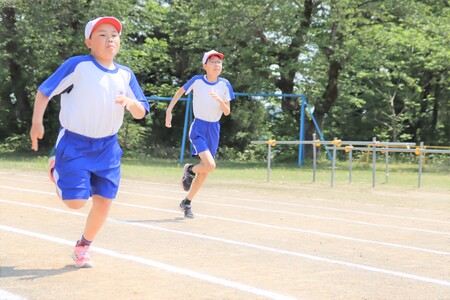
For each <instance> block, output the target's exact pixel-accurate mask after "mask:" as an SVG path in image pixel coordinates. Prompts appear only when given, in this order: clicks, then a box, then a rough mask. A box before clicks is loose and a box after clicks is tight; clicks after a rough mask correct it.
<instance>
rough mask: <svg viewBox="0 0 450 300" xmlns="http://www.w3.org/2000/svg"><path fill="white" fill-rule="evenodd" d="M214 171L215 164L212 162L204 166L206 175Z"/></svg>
mask: <svg viewBox="0 0 450 300" xmlns="http://www.w3.org/2000/svg"><path fill="white" fill-rule="evenodd" d="M215 169H216V163H215V162H212V163H209V164H208V165H206V173H211V172H212V171H214V170H215Z"/></svg>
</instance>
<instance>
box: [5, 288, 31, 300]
mask: <svg viewBox="0 0 450 300" xmlns="http://www.w3.org/2000/svg"><path fill="white" fill-rule="evenodd" d="M0 299H2V300H27V299H26V298H24V297H21V296H19V295H16V294H13V293H11V292H8V291H5V290H2V289H0Z"/></svg>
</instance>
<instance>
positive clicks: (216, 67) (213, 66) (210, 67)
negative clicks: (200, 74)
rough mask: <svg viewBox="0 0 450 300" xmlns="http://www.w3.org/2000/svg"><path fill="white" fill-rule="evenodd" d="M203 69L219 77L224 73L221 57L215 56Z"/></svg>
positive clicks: (209, 59)
mask: <svg viewBox="0 0 450 300" xmlns="http://www.w3.org/2000/svg"><path fill="white" fill-rule="evenodd" d="M203 69H204V70H205V71H206V73H207V74H211V75H216V76H219V75H220V73H222V60H221V59H220V57H219V56H217V55H213V56H211V57H210V58H208V60H207V61H206V64H203Z"/></svg>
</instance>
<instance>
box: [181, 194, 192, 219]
mask: <svg viewBox="0 0 450 300" xmlns="http://www.w3.org/2000/svg"><path fill="white" fill-rule="evenodd" d="M185 201H186V199H184V200H183V201H181V203H180V206H179V207H180V210H181V211H184V217H185V218H191V219H192V218H194V214H193V213H192V211H191V205H190V204H184V203H185Z"/></svg>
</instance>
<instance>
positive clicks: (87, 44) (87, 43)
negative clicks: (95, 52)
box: [84, 38, 92, 49]
mask: <svg viewBox="0 0 450 300" xmlns="http://www.w3.org/2000/svg"><path fill="white" fill-rule="evenodd" d="M91 42H92V41H91V39H89V38H88V39H85V40H84V43H85V44H86V46H87V47H88V48H89V49H91Z"/></svg>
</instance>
